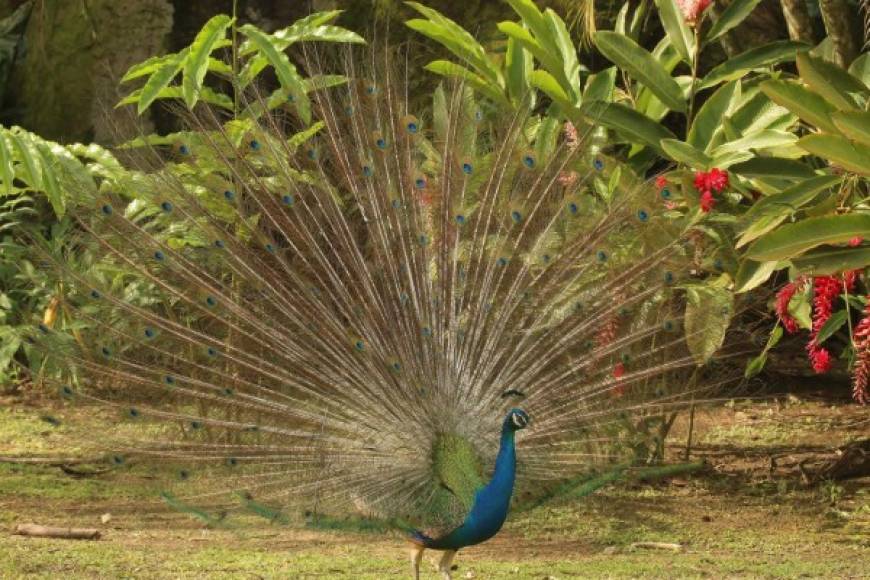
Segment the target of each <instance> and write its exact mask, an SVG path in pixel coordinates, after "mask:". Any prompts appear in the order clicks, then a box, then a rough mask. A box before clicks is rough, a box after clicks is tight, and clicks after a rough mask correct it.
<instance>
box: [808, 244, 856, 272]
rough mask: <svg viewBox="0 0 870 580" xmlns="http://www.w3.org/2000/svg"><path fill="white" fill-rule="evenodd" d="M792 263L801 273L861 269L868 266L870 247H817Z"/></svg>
mask: <svg viewBox="0 0 870 580" xmlns="http://www.w3.org/2000/svg"><path fill="white" fill-rule="evenodd" d="M791 262H792V265H793V266H794V268H795V270H797V271H798V272H800V273H801V274H809V275H812V276H829V275H831V274H836V273H838V272H845V271H846V270H861V269H864V268H866V267H867V266H870V247H866V246H861V247H858V248H848V247H847V248H834V247H831V248H818V249H816V250H810V251H809V252H807V253H806V254H804V255H802V256H800V257H798V258H794V259H793V260H792V261H791Z"/></svg>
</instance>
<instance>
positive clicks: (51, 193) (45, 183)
mask: <svg viewBox="0 0 870 580" xmlns="http://www.w3.org/2000/svg"><path fill="white" fill-rule="evenodd" d="M34 148H35V149H36V153H37V155H39V157H40V159H41V162H40V167H41V169H42V187H43V190H44V191H45V196H46V197H47V198H48V201H49V203H50V204H51V208H52V209H53V210H54V213H55V215H57V217H59V218H61V217H63V214H64V211H65V209H66V203H65V200H64V194H63V191H62V190H61V187H60V183H59V182H58V179H57V174H56V173H55V172H54V166H55V164H56V160H55V156H54V155H53V154H52V152H51V150H50V149H49V148H48V146H47V145H45V143H41V142H36V143H34Z"/></svg>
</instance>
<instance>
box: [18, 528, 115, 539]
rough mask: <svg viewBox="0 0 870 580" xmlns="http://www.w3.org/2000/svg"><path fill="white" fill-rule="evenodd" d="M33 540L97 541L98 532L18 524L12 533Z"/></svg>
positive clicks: (86, 529) (94, 530) (89, 529)
mask: <svg viewBox="0 0 870 580" xmlns="http://www.w3.org/2000/svg"><path fill="white" fill-rule="evenodd" d="M12 533H13V534H15V535H18V536H30V537H33V538H61V539H65V540H99V539H100V536H101V534H100V531H99V530H97V529H94V528H59V527H53V526H40V525H39V524H18V525H17V526H15V530H14V531H13V532H12Z"/></svg>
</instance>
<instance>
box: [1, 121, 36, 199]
mask: <svg viewBox="0 0 870 580" xmlns="http://www.w3.org/2000/svg"><path fill="white" fill-rule="evenodd" d="M7 136H8V138H9V142H10V143H12V148H13V150H14V151H15V153H16V157H17V158H18V161H19V167H21V168H22V169H23V172H22V175H19V177H20V178H21V180H22V181H24V183H26V184H27V186H28V187H29V188H30V189H32V190H34V191H43V188H42V171H41V163H40V162H39V157H38V155H37V153H36V152H35V151H34V150H33V149H32V148H31V146H30V143H29V142H27V141H25V138H24V137H23V136H22V135H16V134H15V133H7Z"/></svg>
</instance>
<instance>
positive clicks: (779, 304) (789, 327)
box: [775, 278, 805, 334]
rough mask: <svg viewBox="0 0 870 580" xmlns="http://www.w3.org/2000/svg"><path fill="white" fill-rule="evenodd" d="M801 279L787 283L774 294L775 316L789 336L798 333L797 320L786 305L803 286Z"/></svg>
mask: <svg viewBox="0 0 870 580" xmlns="http://www.w3.org/2000/svg"><path fill="white" fill-rule="evenodd" d="M804 282H805V280H804V279H803V278H797V279H796V280H795V281H794V282H789V283H788V284H786V285H785V286H783V287H782V288H780V289H779V292H777V293H776V306H775V309H776V315H777V316H779V320H780V322H782V325H783V327H784V328H785V330H786V332H788V333H789V334H794V333H795V332H797V331H798V324H797V320H795V319H794V317H793V316H792V315H791V314H790V313H789V311H788V305H789V303H790V302H791V299H792V298H793V297H794V295H795V293H796V292H797V291H798V290H800V289H801V288H802V287H803V285H804Z"/></svg>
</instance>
